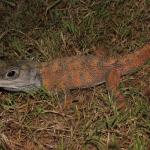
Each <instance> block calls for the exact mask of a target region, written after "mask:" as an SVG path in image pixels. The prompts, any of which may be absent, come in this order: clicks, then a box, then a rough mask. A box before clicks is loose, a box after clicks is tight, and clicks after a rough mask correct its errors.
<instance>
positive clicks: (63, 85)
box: [0, 43, 150, 108]
mask: <svg viewBox="0 0 150 150" xmlns="http://www.w3.org/2000/svg"><path fill="white" fill-rule="evenodd" d="M149 59H150V43H148V44H146V45H144V46H143V47H142V48H140V49H138V50H136V51H135V52H133V53H131V54H128V55H125V56H123V57H120V58H110V59H107V60H104V59H102V56H93V55H87V56H73V57H65V58H58V59H55V60H53V61H51V62H49V63H46V64H45V63H43V64H41V65H38V64H33V63H30V62H24V61H21V62H16V63H6V64H2V65H0V87H1V88H4V89H6V90H10V91H30V90H32V89H33V88H40V87H41V86H44V87H45V88H46V89H47V90H57V91H61V90H63V91H64V90H65V91H68V90H70V89H76V88H88V87H93V86H96V85H98V84H101V83H104V82H106V86H107V89H108V90H109V92H110V93H111V94H113V95H114V96H116V97H117V98H118V104H119V106H118V107H119V108H125V100H124V99H125V98H124V96H123V95H122V94H121V93H120V91H119V90H118V86H119V83H120V77H121V76H123V75H126V74H128V73H132V71H133V70H135V69H136V68H138V67H140V66H142V65H143V64H144V63H145V62H147V61H148V60H149Z"/></svg>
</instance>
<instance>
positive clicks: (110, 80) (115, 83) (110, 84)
mask: <svg viewBox="0 0 150 150" xmlns="http://www.w3.org/2000/svg"><path fill="white" fill-rule="evenodd" d="M120 78H121V75H120V72H119V71H118V70H117V69H116V68H114V69H111V70H110V71H109V72H108V74H107V77H106V86H107V89H108V91H109V92H110V94H111V95H113V96H115V97H116V98H117V99H118V101H117V107H118V109H122V110H124V109H125V108H126V102H125V97H124V96H123V95H122V94H121V92H120V91H119V89H118V87H119V83H120Z"/></svg>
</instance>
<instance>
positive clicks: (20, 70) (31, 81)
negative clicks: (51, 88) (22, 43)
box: [0, 61, 42, 91]
mask: <svg viewBox="0 0 150 150" xmlns="http://www.w3.org/2000/svg"><path fill="white" fill-rule="evenodd" d="M41 85H42V82H41V77H40V74H39V72H38V69H37V68H36V66H35V65H34V64H32V63H31V62H25V61H19V62H15V63H8V62H7V63H6V64H5V65H3V66H1V67H0V87H1V88H3V89H5V90H9V91H30V90H31V89H37V88H39V87H41Z"/></svg>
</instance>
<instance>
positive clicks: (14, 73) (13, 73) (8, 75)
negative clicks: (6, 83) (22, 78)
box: [5, 69, 19, 79]
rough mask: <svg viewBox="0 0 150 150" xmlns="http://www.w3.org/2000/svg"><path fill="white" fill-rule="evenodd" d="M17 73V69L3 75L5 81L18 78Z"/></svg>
mask: <svg viewBox="0 0 150 150" xmlns="http://www.w3.org/2000/svg"><path fill="white" fill-rule="evenodd" d="M18 74H19V71H18V69H11V70H9V71H8V72H7V73H6V74H5V78H6V79H15V78H16V77H18Z"/></svg>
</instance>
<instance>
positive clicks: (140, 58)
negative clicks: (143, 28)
mask: <svg viewBox="0 0 150 150" xmlns="http://www.w3.org/2000/svg"><path fill="white" fill-rule="evenodd" d="M149 59H150V43H148V44H146V45H144V46H143V47H142V48H139V49H138V50H137V51H135V52H134V53H132V54H128V55H126V56H123V58H121V59H120V60H119V64H121V66H122V67H121V74H122V75H125V74H127V73H130V71H132V70H135V69H136V68H137V67H139V66H141V65H143V64H145V63H146V62H147V61H148V60H149Z"/></svg>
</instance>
